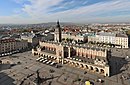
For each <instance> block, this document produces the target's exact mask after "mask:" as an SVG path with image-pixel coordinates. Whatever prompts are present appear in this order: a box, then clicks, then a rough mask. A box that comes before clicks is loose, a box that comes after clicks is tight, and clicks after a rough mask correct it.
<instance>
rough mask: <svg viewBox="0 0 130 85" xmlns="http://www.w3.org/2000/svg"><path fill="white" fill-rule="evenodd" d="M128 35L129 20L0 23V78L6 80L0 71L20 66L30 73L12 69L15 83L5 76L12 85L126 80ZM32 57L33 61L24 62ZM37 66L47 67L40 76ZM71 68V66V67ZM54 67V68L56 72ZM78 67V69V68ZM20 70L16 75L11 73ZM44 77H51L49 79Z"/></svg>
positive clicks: (119, 84)
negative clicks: (29, 23)
mask: <svg viewBox="0 0 130 85" xmlns="http://www.w3.org/2000/svg"><path fill="white" fill-rule="evenodd" d="M129 35H130V25H129V24H87V25H79V24H78V25H77V24H71V23H70V24H60V22H59V21H57V23H55V24H54V23H53V24H52V23H51V24H48V23H47V24H37V25H18V26H17V25H16V26H15V25H4V26H1V30H0V56H1V58H0V60H1V64H0V65H1V72H2V73H4V75H3V74H0V76H1V82H0V83H3V84H2V85H6V83H7V82H2V80H3V79H4V77H2V76H5V74H6V73H10V74H9V75H12V73H11V72H12V71H13V70H14V69H17V68H19V66H18V65H21V66H22V67H23V69H26V70H27V72H28V71H29V70H30V71H31V73H32V74H28V73H27V74H21V73H20V72H21V70H22V69H21V70H19V72H18V73H17V72H16V71H17V70H16V71H14V73H15V74H14V76H12V77H11V78H13V79H14V82H11V81H12V79H10V78H7V80H8V83H10V84H11V85H12V84H13V85H25V84H27V85H33V84H34V83H35V84H37V85H44V84H45V85H51V84H54V83H55V84H54V85H64V84H67V85H79V83H80V84H81V85H85V82H87V83H90V84H91V85H101V84H103V85H107V84H108V85H109V84H112V85H129V82H130V80H129V79H130V73H129V72H130V68H129V66H130V64H129V62H130V57H129V56H130V53H129V51H130V50H129V45H130V43H129V42H130V41H129V40H130V38H129ZM21 55H22V56H23V57H21ZM29 58H30V59H29ZM23 59H25V60H24V61H23ZM28 59H29V60H28ZM32 61H33V65H32V66H31V67H29V65H30V64H29V62H32ZM24 63H25V65H24ZM34 65H36V66H35V68H33V66H34ZM38 65H40V66H45V67H47V68H49V69H46V70H45V69H44V71H45V72H48V70H49V71H50V73H48V76H47V75H46V77H45V74H44V73H42V71H43V69H42V68H41V67H39V66H38ZM48 66H49V67H48ZM4 68H6V69H4ZM36 68H39V69H36ZM2 69H3V70H2ZM71 69H72V70H74V69H75V70H74V71H73V72H72V70H71ZM56 70H59V71H58V74H59V75H57V73H56V72H55V71H56ZM78 70H81V71H80V72H79V73H77V71H78ZM51 72H54V73H53V75H52V73H51ZM66 72H68V73H66ZM60 73H61V74H60ZM62 73H63V74H62ZM19 74H21V77H20V76H19V77H16V76H18V75H19ZM50 74H51V75H50ZM68 74H70V75H72V74H75V75H77V76H79V77H78V79H79V80H77V77H76V78H71V77H67V75H68ZM82 74H84V76H81V75H82ZM29 75H30V76H29ZM41 75H43V76H44V77H43V78H42V76H41ZM75 75H72V76H73V77H74V76H75ZM22 76H23V77H22ZM49 76H50V78H51V79H52V80H48V78H47V77H49ZM54 76H58V77H57V79H53V78H54ZM5 77H6V76H5ZM62 77H63V78H62ZM69 79H71V81H69ZM80 79H81V80H80ZM67 81H68V82H67ZM61 83H62V84H61Z"/></svg>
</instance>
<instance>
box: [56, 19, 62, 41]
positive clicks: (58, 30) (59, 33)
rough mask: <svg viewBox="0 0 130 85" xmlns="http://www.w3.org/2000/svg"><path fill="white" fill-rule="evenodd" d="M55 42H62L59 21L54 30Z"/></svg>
mask: <svg viewBox="0 0 130 85" xmlns="http://www.w3.org/2000/svg"><path fill="white" fill-rule="evenodd" d="M55 41H58V42H62V29H61V27H60V23H59V21H57V26H56V29H55Z"/></svg>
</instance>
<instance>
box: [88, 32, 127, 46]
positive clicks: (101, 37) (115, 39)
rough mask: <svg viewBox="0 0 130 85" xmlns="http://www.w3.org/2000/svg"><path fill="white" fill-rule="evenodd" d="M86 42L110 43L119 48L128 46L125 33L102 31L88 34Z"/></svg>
mask: <svg viewBox="0 0 130 85" xmlns="http://www.w3.org/2000/svg"><path fill="white" fill-rule="evenodd" d="M88 42H99V43H107V44H108V43H110V44H114V45H117V46H118V47H119V48H128V36H127V35H125V34H112V33H102V34H96V35H94V36H88Z"/></svg>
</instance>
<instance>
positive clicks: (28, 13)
mask: <svg viewBox="0 0 130 85" xmlns="http://www.w3.org/2000/svg"><path fill="white" fill-rule="evenodd" d="M57 20H60V21H61V22H73V23H95V22H97V23H106V22H130V0H0V24H34V23H46V22H56V21H57Z"/></svg>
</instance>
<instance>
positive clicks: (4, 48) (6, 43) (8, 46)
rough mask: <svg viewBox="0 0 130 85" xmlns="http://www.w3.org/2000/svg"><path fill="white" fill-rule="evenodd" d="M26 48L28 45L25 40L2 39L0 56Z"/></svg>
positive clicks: (0, 41)
mask: <svg viewBox="0 0 130 85" xmlns="http://www.w3.org/2000/svg"><path fill="white" fill-rule="evenodd" d="M26 48H28V43H27V41H25V40H15V39H2V40H0V54H2V53H9V52H12V51H16V50H17V51H20V50H24V49H26Z"/></svg>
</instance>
